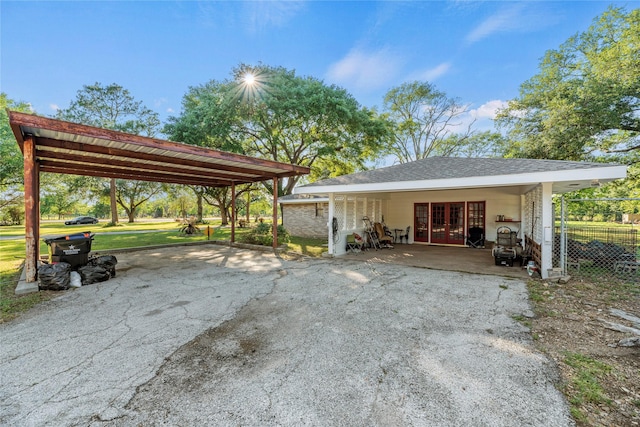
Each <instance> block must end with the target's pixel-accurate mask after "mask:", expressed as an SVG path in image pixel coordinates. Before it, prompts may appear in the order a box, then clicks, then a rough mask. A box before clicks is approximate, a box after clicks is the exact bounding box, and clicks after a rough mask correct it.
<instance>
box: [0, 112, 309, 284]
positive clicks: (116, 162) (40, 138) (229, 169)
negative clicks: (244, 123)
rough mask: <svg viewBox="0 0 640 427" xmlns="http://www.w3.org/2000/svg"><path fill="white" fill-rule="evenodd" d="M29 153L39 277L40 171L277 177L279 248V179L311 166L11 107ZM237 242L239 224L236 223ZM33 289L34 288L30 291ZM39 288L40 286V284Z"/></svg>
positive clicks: (183, 180)
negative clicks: (39, 114) (132, 133)
mask: <svg viewBox="0 0 640 427" xmlns="http://www.w3.org/2000/svg"><path fill="white" fill-rule="evenodd" d="M7 113H8V116H9V124H10V125H11V129H12V130H13V133H14V135H15V137H16V141H17V142H18V144H19V145H20V150H21V151H22V154H23V157H24V196H25V197H24V198H25V246H26V257H25V277H26V282H30V283H33V282H35V281H36V279H37V274H36V268H37V263H38V252H39V244H38V240H39V228H40V224H39V221H40V209H39V194H40V172H52V173H61V174H71V175H84V176H97V177H103V178H121V179H128V180H138V181H152V182H165V183H171V184H186V185H202V186H207V187H229V186H230V187H231V188H232V210H233V211H234V212H233V214H232V215H233V216H232V217H235V194H234V193H235V191H234V189H235V185H236V184H245V183H250V182H257V181H265V180H268V179H272V180H273V189H274V192H273V245H274V248H275V246H277V218H278V214H277V212H278V207H277V187H278V186H277V183H278V179H281V178H287V177H292V176H297V175H304V174H308V173H309V168H308V167H304V166H298V165H291V164H287V163H280V162H274V161H270V160H264V159H258V158H255V157H249V156H243V155H240V154H234V153H227V152H223V151H218V150H212V149H208V148H203V147H197V146H193V145H187V144H182V143H178V142H171V141H165V140H160V139H156V138H148V137H144V136H139V135H131V134H126V133H123V132H117V131H113V130H108V129H101V128H96V127H93V126H87V125H81V124H76V123H70V122H64V121H61V120H56V119H50V118H46V117H40V116H36V115H33V114H25V113H20V112H16V111H7ZM231 240H232V241H233V240H234V222H233V221H232V222H231ZM30 290H31V289H30ZM34 290H37V287H35V288H34Z"/></svg>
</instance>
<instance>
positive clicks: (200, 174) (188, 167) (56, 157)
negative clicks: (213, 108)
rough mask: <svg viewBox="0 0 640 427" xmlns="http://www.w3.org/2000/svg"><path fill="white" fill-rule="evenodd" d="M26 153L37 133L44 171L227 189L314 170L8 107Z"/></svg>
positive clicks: (39, 153)
mask: <svg viewBox="0 0 640 427" xmlns="http://www.w3.org/2000/svg"><path fill="white" fill-rule="evenodd" d="M8 115H9V123H10V124H11V128H12V130H13V133H14V135H15V137H16V141H17V142H18V144H19V145H20V149H21V150H22V151H23V153H24V141H25V139H26V138H29V137H33V138H34V140H35V145H36V147H35V150H36V152H35V155H36V160H37V162H38V164H39V167H40V171H42V172H53V173H62V174H72V175H84V176H99V177H104V178H122V179H131V180H139V181H153V182H167V183H173V184H190V185H203V186H209V187H226V186H230V185H231V184H232V183H233V184H241V183H248V182H255V181H264V180H267V179H270V178H276V177H277V178H282V177H290V176H296V175H303V174H308V173H309V168H307V167H304V166H297V165H291V164H287V163H280V162H274V161H270V160H264V159H258V158H254V157H249V156H243V155H240V154H235V153H227V152H223V151H218V150H212V149H209V148H204V147H197V146H193V145H188V144H182V143H179V142H172V141H165V140H161V139H156V138H148V137H144V136H139V135H131V134H126V133H123V132H116V131H112V130H107V129H101V128H96V127H92V126H86V125H80V124H76V123H70V122H65V121H61V120H55V119H50V118H46V117H40V116H36V115H33V114H25V113H19V112H16V111H8Z"/></svg>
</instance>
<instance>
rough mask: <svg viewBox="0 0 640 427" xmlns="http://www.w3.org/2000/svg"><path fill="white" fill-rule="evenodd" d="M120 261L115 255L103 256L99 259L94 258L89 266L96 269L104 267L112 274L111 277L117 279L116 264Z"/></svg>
mask: <svg viewBox="0 0 640 427" xmlns="http://www.w3.org/2000/svg"><path fill="white" fill-rule="evenodd" d="M117 263H118V259H117V258H116V257H115V256H113V255H102V256H99V257H93V258H91V259H90V260H89V262H88V263H87V265H92V266H96V267H102V268H104V269H105V270H107V271H108V272H109V274H111V277H116V264H117Z"/></svg>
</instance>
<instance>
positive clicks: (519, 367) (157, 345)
mask: <svg viewBox="0 0 640 427" xmlns="http://www.w3.org/2000/svg"><path fill="white" fill-rule="evenodd" d="M117 256H118V259H119V261H120V263H119V264H118V275H117V277H115V278H113V279H111V280H110V281H107V282H104V283H101V284H94V285H89V286H85V287H82V288H80V289H77V290H71V291H67V292H64V293H62V294H61V296H60V297H59V298H56V299H54V300H52V301H49V302H47V303H44V304H42V305H41V306H39V307H37V308H35V309H34V310H32V311H30V312H29V313H27V314H26V315H24V316H22V317H21V318H19V319H17V320H15V321H13V322H10V323H8V324H3V325H0V342H1V345H0V378H1V388H0V424H2V425H20V426H36V425H37V426H41V425H51V426H69V425H82V426H86V425H90V426H94V425H95V426H104V425H114V426H130V425H185V426H186V425H218V426H226V425H233V426H293V425H316V426H409V425H412V426H460V425H465V426H539V425H545V426H567V425H573V422H572V420H571V418H570V416H569V414H568V409H567V406H566V404H565V402H564V400H563V397H562V395H561V394H560V393H559V392H558V391H557V390H556V389H555V388H554V385H553V384H554V382H555V381H556V380H557V378H556V371H555V368H554V366H553V365H552V363H551V362H550V361H549V360H548V359H547V358H545V357H544V356H543V355H541V354H539V353H537V352H536V351H534V349H533V347H532V344H531V338H530V335H529V333H528V330H527V329H526V328H525V327H523V326H522V325H521V324H519V323H518V322H516V321H515V320H513V316H515V315H521V314H523V313H524V314H527V313H529V306H528V302H527V294H526V289H525V284H524V283H523V282H522V281H521V280H518V279H513V278H511V279H509V278H504V277H499V276H487V275H482V276H476V275H472V274H467V273H457V272H448V271H438V270H429V269H423V268H415V267H407V266H398V265H392V264H380V263H375V262H372V261H357V260H347V259H307V258H298V259H283V258H280V257H278V256H276V255H274V254H273V253H269V252H259V251H252V250H246V249H238V248H231V247H228V246H216V245H206V246H198V247H182V248H167V249H159V250H147V251H141V252H135V253H126V254H119V255H117Z"/></svg>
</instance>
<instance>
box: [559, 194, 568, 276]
mask: <svg viewBox="0 0 640 427" xmlns="http://www.w3.org/2000/svg"><path fill="white" fill-rule="evenodd" d="M564 203H565V202H564V194H563V195H562V196H561V197H560V268H562V274H563V275H565V274H567V257H566V254H567V230H566V223H565V219H564V216H565V214H566V209H565V204H564Z"/></svg>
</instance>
